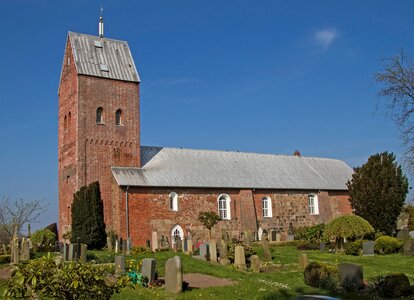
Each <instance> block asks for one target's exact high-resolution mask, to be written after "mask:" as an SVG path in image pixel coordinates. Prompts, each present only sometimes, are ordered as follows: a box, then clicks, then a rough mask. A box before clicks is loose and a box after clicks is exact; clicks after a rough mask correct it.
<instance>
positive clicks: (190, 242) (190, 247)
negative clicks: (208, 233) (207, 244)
mask: <svg viewBox="0 0 414 300" xmlns="http://www.w3.org/2000/svg"><path fill="white" fill-rule="evenodd" d="M187 251H188V253H190V254H191V253H192V252H193V239H192V238H188V239H187Z"/></svg>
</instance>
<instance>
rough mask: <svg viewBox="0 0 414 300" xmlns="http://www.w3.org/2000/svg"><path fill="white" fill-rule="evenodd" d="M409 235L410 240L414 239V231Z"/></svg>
mask: <svg viewBox="0 0 414 300" xmlns="http://www.w3.org/2000/svg"><path fill="white" fill-rule="evenodd" d="M408 235H409V236H410V238H412V239H414V230H412V231H410V232H409V233H408Z"/></svg>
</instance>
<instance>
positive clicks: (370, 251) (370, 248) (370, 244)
mask: <svg viewBox="0 0 414 300" xmlns="http://www.w3.org/2000/svg"><path fill="white" fill-rule="evenodd" d="M374 247H375V242H374V241H366V242H363V243H362V254H363V255H370V256H372V255H374Z"/></svg>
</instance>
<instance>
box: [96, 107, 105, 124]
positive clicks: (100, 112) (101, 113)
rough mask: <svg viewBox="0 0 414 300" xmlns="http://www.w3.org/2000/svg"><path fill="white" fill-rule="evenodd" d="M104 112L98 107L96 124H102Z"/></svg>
mask: <svg viewBox="0 0 414 300" xmlns="http://www.w3.org/2000/svg"><path fill="white" fill-rule="evenodd" d="M103 118H104V112H103V108H102V107H98V109H97V110H96V124H103V123H104V119H103Z"/></svg>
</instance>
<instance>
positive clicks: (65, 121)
mask: <svg viewBox="0 0 414 300" xmlns="http://www.w3.org/2000/svg"><path fill="white" fill-rule="evenodd" d="M67 128H68V117H67V116H66V115H65V117H64V118H63V130H66V129H67Z"/></svg>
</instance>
